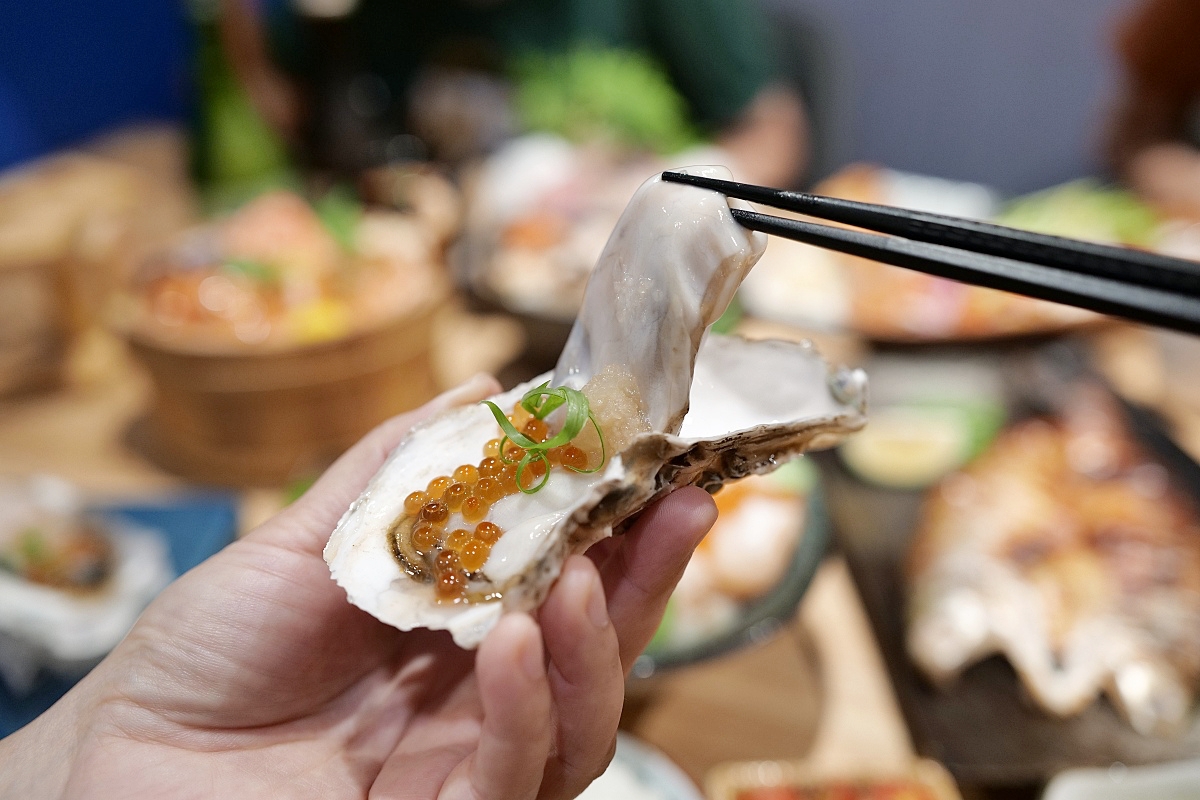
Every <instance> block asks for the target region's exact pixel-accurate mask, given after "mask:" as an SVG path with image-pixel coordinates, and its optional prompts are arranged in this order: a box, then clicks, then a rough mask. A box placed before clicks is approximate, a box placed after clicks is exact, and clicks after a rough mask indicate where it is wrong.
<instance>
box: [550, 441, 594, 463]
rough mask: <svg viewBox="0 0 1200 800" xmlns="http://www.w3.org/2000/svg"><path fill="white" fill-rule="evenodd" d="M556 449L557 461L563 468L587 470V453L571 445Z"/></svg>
mask: <svg viewBox="0 0 1200 800" xmlns="http://www.w3.org/2000/svg"><path fill="white" fill-rule="evenodd" d="M557 449H558V451H559V453H558V461H559V463H560V464H562V465H563V466H564V467H570V468H571V469H587V466H588V457H587V453H585V452H583V451H582V450H580V449H579V448H578V447H576V446H575V445H573V444H568V445H564V446H563V447H561V448H557Z"/></svg>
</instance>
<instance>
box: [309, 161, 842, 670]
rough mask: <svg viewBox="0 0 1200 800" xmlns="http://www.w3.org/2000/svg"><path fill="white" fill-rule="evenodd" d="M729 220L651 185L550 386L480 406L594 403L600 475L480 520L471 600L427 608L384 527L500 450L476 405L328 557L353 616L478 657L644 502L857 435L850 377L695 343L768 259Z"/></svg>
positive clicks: (427, 595) (777, 347)
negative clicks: (541, 394)
mask: <svg viewBox="0 0 1200 800" xmlns="http://www.w3.org/2000/svg"><path fill="white" fill-rule="evenodd" d="M699 169H701V170H702V171H703V172H702V174H709V175H713V176H714V177H728V172H727V171H726V170H724V169H723V168H719V167H708V168H699ZM729 210H730V201H728V200H727V199H726V198H725V197H723V196H722V195H720V194H717V193H715V192H710V191H707V190H703V189H697V188H694V187H688V186H681V185H679V184H670V183H664V182H662V181H661V180H660V178H658V177H657V176H656V177H654V178H651V179H650V180H648V181H647V182H646V183H645V184H644V185H643V186H642V188H641V189H639V190H638V192H637V194H636V195H635V196H634V198H633V199H632V200H631V202H630V204H629V207H628V208H627V209H626V211H625V213H624V214H623V215H622V217H621V220H620V221H619V223H618V224H617V227H616V229H615V230H614V231H613V234H612V236H611V238H610V239H609V242H608V245H607V246H606V248H605V250H604V252H603V254H602V255H601V257H600V260H599V262H598V264H597V267H596V269H595V270H594V272H593V274H592V277H591V279H590V282H589V284H588V289H587V293H586V296H585V300H584V306H583V309H582V310H581V312H580V315H579V318H578V320H577V321H576V323H575V327H574V329H573V330H572V333H571V336H570V338H569V340H568V343H567V345H566V347H565V348H564V350H563V353H562V356H561V358H560V360H559V362H558V365H557V367H556V369H555V371H554V373H553V376H551V375H543V376H541V377H539V378H536V379H534V380H533V381H531V382H530V383H528V384H524V385H521V386H518V387H516V388H514V389H512V390H511V391H509V392H505V393H503V394H501V395H499V396H498V397H495V398H493V400H494V401H495V403H496V404H497V405H498V406H499V407H500V408H501V409H509V408H512V407H513V406H514V404H515V403H516V402H517V401H518V400H519V399H520V398H521V397H522V396H523V395H524V394H525V393H526V392H527V391H528V390H529V389H531V388H533V387H534V386H537V385H540V384H541V383H543V382H544V381H547V380H550V381H551V384H552V385H553V386H568V387H571V388H580V387H582V388H583V391H584V392H585V394H588V393H589V391H594V392H595V394H594V395H593V394H589V398H590V399H592V407H593V410H594V411H595V412H596V416H597V417H598V418H599V419H600V420H601V421H602V425H601V427H602V428H603V430H604V436H605V438H606V440H607V446H608V458H607V460H606V461H604V462H603V466H602V468H600V469H599V470H598V471H596V472H594V473H591V474H585V473H574V472H570V471H567V470H556V471H553V472H552V473H551V475H550V478H549V479H548V481H547V482H546V484H545V486H544V488H542V489H541V490H540V491H537V492H536V493H532V494H524V493H521V492H516V493H514V494H510V495H509V496H506V497H504V498H503V499H500V500H498V501H496V502H495V503H494V505H493V506H492V507H491V511H490V515H489V517H488V519H489V520H490V521H493V522H495V523H496V524H497V525H499V526H500V527H501V528H502V529H503V531H504V534H503V536H501V537H500V538H499V539H498V540H497V541H495V543H494V545H493V546H492V549H491V550H490V553H489V555H488V556H487V560H486V563H484V564H483V565H482V567H481V568H480V569H478V570H475V571H474V572H473V573H472V574H471V575H470V586H469V588H470V593H469V598H470V601H462V600H460V601H458V602H446V601H444V600H443V601H439V600H438V595H437V593H436V591H435V588H434V586H433V585H432V583H431V582H429V580H428V576H427V575H422V574H420V573H421V571H422V570H421V569H420V568H419V567H414V565H412V564H411V563H409V562H407V561H404V563H403V565H402V561H403V557H402V556H399V555H398V554H397V552H396V550H395V545H394V542H393V536H394V533H393V528H394V526H395V525H396V524H397V520H401V519H402V518H403V516H404V514H405V498H406V496H407V495H408V494H409V493H410V492H413V491H414V490H415V489H422V488H424V487H425V486H426V485H427V484H428V483H429V481H430V480H431V479H433V478H435V477H437V476H441V475H449V474H450V473H451V471H452V470H454V469H455V467H456V466H457V465H460V464H471V463H474V462H475V461H477V460H478V459H479V457H480V453H481V450H482V448H483V446H484V444H485V443H486V442H487V441H488V440H493V439H496V438H497V437H498V436H499V435H500V433H499V429H498V427H497V423H496V419H495V418H494V417H493V415H492V413H491V412H490V411H489V409H488V408H487V407H485V406H482V405H480V406H473V407H465V408H457V409H451V410H449V411H446V412H444V413H442V414H440V415H438V416H437V417H436V418H434V419H431V420H429V421H427V422H425V423H423V424H422V425H419V426H418V427H416V428H414V429H413V430H412V431H411V432H410V433H409V434H408V435H407V437H406V438H405V439H404V440H403V441H402V442H401V443H400V445H399V446H398V447H397V448H396V450H395V451H394V452H393V453H392V455H391V456H390V457H389V459H388V461H387V462H386V463H385V464H384V466H383V467H382V468H381V469H380V471H379V472H378V473H377V474H376V475H375V477H374V478H372V480H371V481H370V483H369V484H368V486H367V488H366V489H365V490H364V491H363V493H362V495H361V496H360V497H359V498H358V499H357V500H356V501H355V502H354V503H353V504H352V505H351V507H350V509H349V510H348V511H347V512H346V514H345V515H344V516H343V517H342V519H341V521H340V522H339V523H338V525H337V527H336V529H335V530H334V532H333V534H332V536H331V537H330V540H329V543H328V545H327V546H326V548H325V559H326V561H327V562H328V563H329V567H330V571H331V573H332V576H333V578H334V579H335V580H336V581H337V582H338V583H339V584H340V585H341V586H342V587H343V588H345V589H346V592H347V595H348V596H349V598H350V600H351V602H353V603H354V604H355V605H357V606H359V607H361V608H363V609H365V610H366V611H368V612H370V613H371V614H373V615H374V616H376V617H378V618H379V619H381V620H383V621H384V622H387V623H389V624H391V625H394V626H395V627H397V628H400V629H402V630H410V629H412V628H417V627H425V628H433V629H448V630H449V631H450V632H451V633H452V634H453V636H454V640H455V641H456V642H457V643H458V644H459V645H460V646H462V647H468V648H469V647H474V646H476V645H478V644H479V642H481V641H482V640H483V638H484V636H485V635H486V634H487V632H488V631H489V630H490V629H491V627H492V626H493V625H494V624H495V623H496V621H497V620H498V619H499V617H500V615H501V614H502V613H503V612H504V611H505V610H528V609H532V608H534V607H536V606H537V604H538V603H540V602H541V600H542V598H543V597H544V596H545V594H546V592H547V591H548V589H549V587H550V585H551V584H552V583H553V582H554V580H555V578H556V577H557V576H558V573H559V570H560V568H561V566H562V563H563V561H564V560H565V559H566V557H567V556H568V555H569V554H571V553H578V552H582V551H584V550H586V549H587V548H588V547H589V546H591V545H592V544H593V543H595V542H596V541H599V540H600V539H602V538H604V537H606V536H609V535H611V534H612V533H613V532H614V530H617V531H619V530H621V529H622V526H623V525H624V524H625V523H626V522H627V521H628V520H629V518H630V517H631V516H633V515H635V514H636V513H637V512H638V511H640V510H641V509H642V508H644V507H645V506H646V505H647V504H648V503H650V502H652V501H653V500H654V499H656V498H658V497H660V496H662V495H664V494H666V493H668V492H670V491H671V490H672V489H674V488H676V487H680V486H684V485H687V484H697V485H700V486H702V487H704V488H706V489H708V490H710V491H715V490H716V489H717V488H719V486H720V485H721V484H722V482H724V481H725V480H727V479H732V478H740V477H743V476H745V475H749V474H751V473H759V472H766V471H769V470H771V469H773V468H774V467H775V466H777V465H778V464H780V463H782V462H783V461H784V460H786V459H789V458H791V457H794V456H797V455H799V454H800V453H802V452H803V451H805V450H808V449H811V448H819V447H829V446H832V445H834V444H836V443H837V442H838V441H840V440H841V438H842V437H844V436H845V435H846V434H848V433H850V432H853V431H855V430H857V429H858V428H860V427H861V426H862V425H863V424H864V423H865V404H866V399H865V398H866V379H865V376H864V375H863V374H862V373H861V372H860V371H857V370H854V371H852V370H845V369H841V370H835V369H831V368H830V367H829V366H828V365H827V364H826V363H825V362H824V361H823V360H822V359H821V358H820V356H819V355H818V354H817V353H816V352H815V350H814V349H813V348H812V346H811V345H809V344H807V343H802V344H795V343H787V342H778V341H760V342H751V341H745V340H742V339H740V338H735V337H726V336H717V335H708V336H706V329H707V327H708V326H709V325H711V324H712V323H713V322H714V321H715V320H716V319H717V317H719V316H720V314H721V313H722V312H723V311H724V310H725V308H726V306H727V305H728V303H729V301H730V299H731V298H732V296H733V293H734V291H735V290H736V288H737V286H738V284H739V283H740V282H741V280H742V278H744V277H745V275H746V272H747V271H748V270H749V269H750V267H751V266H753V264H754V262H755V261H756V260H757V258H758V257H759V255H761V253H762V250H763V248H764V247H765V244H766V242H765V237H763V236H761V235H760V234H756V233H751V232H749V231H747V230H745V229H744V228H742V227H741V226H739V225H738V224H737V223H736V222H735V221H734V220H733V219H732V216H731V215H730V213H729ZM597 387H599V388H597ZM551 419H552V418H551ZM448 527H449V526H448ZM422 579H424V580H422Z"/></svg>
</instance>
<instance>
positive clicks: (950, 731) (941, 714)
mask: <svg viewBox="0 0 1200 800" xmlns="http://www.w3.org/2000/svg"><path fill="white" fill-rule="evenodd" d="M991 364H992V366H993V367H994V368H996V369H998V370H1001V371H1006V370H1009V371H1008V372H1006V373H1005V374H1008V375H1009V376H1012V375H1014V374H1026V375H1027V376H1028V374H1029V373H1014V372H1011V370H1013V369H1017V370H1020V369H1024V368H1027V367H1030V366H1031V365H1032V366H1033V367H1034V368H1036V369H1038V370H1039V371H1038V372H1037V373H1036V374H1037V375H1038V376H1039V379H1038V380H1036V381H1030V380H1027V381H1025V382H1024V383H1023V384H1021V385H1024V386H1036V387H1038V388H1037V389H1036V390H1034V391H1033V392H1032V393H1028V392H1026V393H1015V392H1014V393H1013V394H1014V395H1019V396H1014V397H1012V398H1010V399H1009V400H1008V402H1009V410H1010V416H1020V415H1021V414H1022V413H1025V412H1027V411H1028V410H1030V409H1032V408H1035V407H1044V404H1045V403H1047V402H1050V397H1049V396H1048V394H1047V393H1049V392H1052V391H1054V380H1053V376H1054V375H1055V374H1057V375H1059V376H1062V375H1063V373H1064V371H1067V372H1072V371H1078V370H1079V369H1080V367H1079V351H1078V350H1077V349H1076V348H1075V347H1072V346H1067V345H1056V346H1053V347H1052V348H1050V349H1049V350H1047V349H1043V348H1036V347H1028V348H1019V349H1016V350H1012V351H1009V352H1007V353H1006V354H1005V355H1003V356H999V355H995V356H993V357H991ZM1008 385H1009V386H1012V385H1014V384H1013V383H1012V382H1010V383H1009V384H1008ZM1122 408H1123V410H1124V413H1125V415H1126V417H1127V421H1128V426H1129V429H1130V431H1131V432H1132V434H1133V435H1134V436H1135V438H1136V439H1137V440H1138V441H1139V443H1140V444H1141V445H1142V446H1143V447H1144V448H1145V449H1146V450H1148V451H1149V452H1150V453H1151V454H1152V455H1153V457H1154V458H1155V459H1156V460H1157V461H1158V462H1159V463H1161V464H1162V465H1163V466H1165V467H1166V468H1167V470H1168V472H1169V475H1170V479H1171V481H1172V483H1173V484H1175V485H1176V486H1177V487H1178V488H1179V489H1180V490H1181V491H1183V492H1185V493H1186V494H1187V495H1189V496H1190V497H1192V498H1200V467H1197V465H1196V463H1195V462H1193V461H1192V460H1191V459H1189V458H1188V457H1187V456H1186V455H1185V454H1184V453H1183V452H1182V451H1181V450H1179V448H1177V447H1176V446H1175V445H1174V444H1173V443H1172V442H1171V441H1170V440H1169V439H1168V438H1167V436H1166V435H1164V433H1163V432H1162V427H1161V426H1160V425H1159V424H1158V422H1157V420H1156V419H1155V418H1154V417H1153V416H1152V415H1151V414H1149V413H1148V412H1146V411H1144V410H1141V409H1138V408H1135V407H1132V406H1129V405H1127V404H1123V405H1122ZM818 460H819V462H820V463H821V466H822V472H823V478H824V480H825V484H824V485H825V490H826V498H827V500H828V502H829V506H830V516H831V519H832V522H833V527H834V535H835V537H836V539H837V541H838V543H839V544H840V546H841V548H842V549H843V551H844V552H845V553H846V557H847V560H848V562H849V566H850V569H851V572H852V574H853V576H854V579H855V582H856V584H857V585H858V589H859V591H860V593H861V594H862V597H863V601H864V605H865V606H866V610H867V613H868V616H869V618H870V621H871V624H872V627H873V628H874V631H875V634H876V637H877V638H878V641H879V644H880V648H881V650H882V653H883V656H884V660H885V663H886V665H887V668H888V672H889V675H890V676H891V678H892V683H893V686H894V688H895V690H896V694H897V699H898V700H899V702H900V707H901V710H902V712H903V714H904V717H905V719H906V721H907V723H908V727H909V730H910V732H911V733H912V736H913V739H914V743H915V745H916V747H917V749H918V751H919V752H920V753H921V754H922V755H924V756H927V757H930V758H934V759H937V760H939V761H940V762H942V763H943V764H945V765H946V767H947V768H948V769H949V770H950V771H951V773H953V774H954V776H955V778H956V779H958V781H959V782H960V784H963V785H969V786H984V787H1029V786H1037V785H1040V784H1042V783H1044V782H1045V781H1046V780H1048V779H1049V778H1051V777H1052V776H1053V775H1054V774H1056V773H1058V772H1060V771H1062V770H1064V769H1068V768H1073V767H1083V766H1103V767H1107V766H1108V765H1110V764H1112V763H1114V762H1121V763H1123V764H1127V765H1135V764H1151V763H1159V762H1164V761H1171V760H1178V759H1182V758H1187V757H1194V756H1195V755H1197V754H1200V713H1198V712H1197V710H1196V709H1195V708H1193V709H1192V712H1191V715H1190V717H1189V719H1188V721H1187V722H1186V723H1185V724H1184V725H1183V726H1182V729H1181V730H1178V731H1176V732H1175V733H1174V734H1173V735H1142V734H1138V733H1136V732H1135V731H1134V730H1133V729H1132V728H1131V727H1130V726H1129V724H1128V722H1127V721H1126V720H1124V719H1123V718H1122V717H1121V716H1120V714H1118V712H1117V710H1116V709H1115V708H1114V706H1112V705H1111V704H1110V703H1109V702H1108V701H1107V700H1104V699H1100V700H1098V701H1096V702H1093V703H1091V704H1090V705H1089V706H1087V707H1086V708H1085V709H1084V710H1083V711H1082V712H1081V713H1079V714H1078V715H1075V716H1072V717H1068V718H1056V717H1053V716H1051V715H1049V714H1047V713H1046V712H1044V711H1042V710H1040V709H1038V708H1036V707H1035V706H1034V704H1033V703H1032V702H1031V701H1030V700H1029V698H1028V697H1026V696H1025V695H1024V693H1023V691H1022V688H1021V685H1020V681H1019V680H1018V678H1017V675H1016V673H1015V671H1014V669H1013V668H1012V667H1011V666H1010V665H1009V663H1008V662H1007V661H1006V660H1004V659H1003V658H1002V657H998V656H994V657H991V658H987V659H986V660H983V661H981V662H979V663H977V664H975V665H974V666H972V667H969V668H968V669H966V670H965V671H964V672H963V673H962V674H961V675H960V676H959V678H958V679H957V680H955V681H953V682H952V683H950V684H949V685H948V686H946V687H944V688H941V689H938V688H935V687H934V686H933V685H932V684H930V683H929V682H928V681H927V680H926V679H925V678H924V677H923V676H922V675H921V674H920V673H919V671H918V670H917V668H916V667H915V666H914V664H913V662H912V661H911V659H910V657H909V655H908V653H907V650H906V642H905V637H906V623H905V612H904V609H905V597H906V589H905V581H904V577H903V574H904V562H905V559H906V556H907V551H908V546H909V542H910V540H911V538H912V537H913V535H914V532H915V530H916V528H917V526H918V523H919V519H920V516H921V509H922V503H923V500H924V498H923V493H922V492H920V491H916V490H905V489H895V488H883V487H880V486H875V485H871V484H868V483H866V482H864V481H863V480H861V479H859V478H858V477H856V476H855V475H854V474H853V473H852V472H851V471H850V470H849V469H847V467H846V465H845V463H844V462H843V461H842V460H841V459H840V458H838V457H837V456H835V455H833V454H821V455H820V456H818ZM984 721H986V722H984Z"/></svg>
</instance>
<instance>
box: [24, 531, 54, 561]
mask: <svg viewBox="0 0 1200 800" xmlns="http://www.w3.org/2000/svg"><path fill="white" fill-rule="evenodd" d="M19 542H20V543H19V545H18V547H19V548H20V552H21V555H22V556H23V557H24V559H25V561H26V562H28V563H30V564H36V563H38V562H40V561H44V560H46V559H47V558H48V557H49V556H50V553H49V552H48V550H47V548H46V539H45V534H43V533H42V531H41V530H40V529H38V528H26V529H25V530H24V531H22V532H21V537H20V539H19Z"/></svg>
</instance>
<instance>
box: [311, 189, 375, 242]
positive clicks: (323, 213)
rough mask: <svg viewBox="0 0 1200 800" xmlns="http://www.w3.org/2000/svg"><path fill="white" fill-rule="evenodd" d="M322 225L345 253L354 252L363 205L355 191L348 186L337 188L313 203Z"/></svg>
mask: <svg viewBox="0 0 1200 800" xmlns="http://www.w3.org/2000/svg"><path fill="white" fill-rule="evenodd" d="M313 209H314V210H315V211H316V212H317V217H318V218H320V220H321V224H322V225H324V226H325V230H327V231H328V232H329V235H330V236H332V237H333V238H334V240H335V241H336V242H337V243H338V247H340V248H342V251H343V252H346V253H353V252H354V245H355V240H354V235H355V233H356V232H357V231H358V224H359V222H361V221H362V215H363V209H362V203H360V202H359V200H358V197H357V196H356V195H355V194H354V191H353V190H352V189H350V188H348V187H346V186H335V187H334V188H333V189H330V190H329V191H328V192H326V193H325V195H324V196H323V197H321V199H320V200H317V201H316V202H315V203H313Z"/></svg>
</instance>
